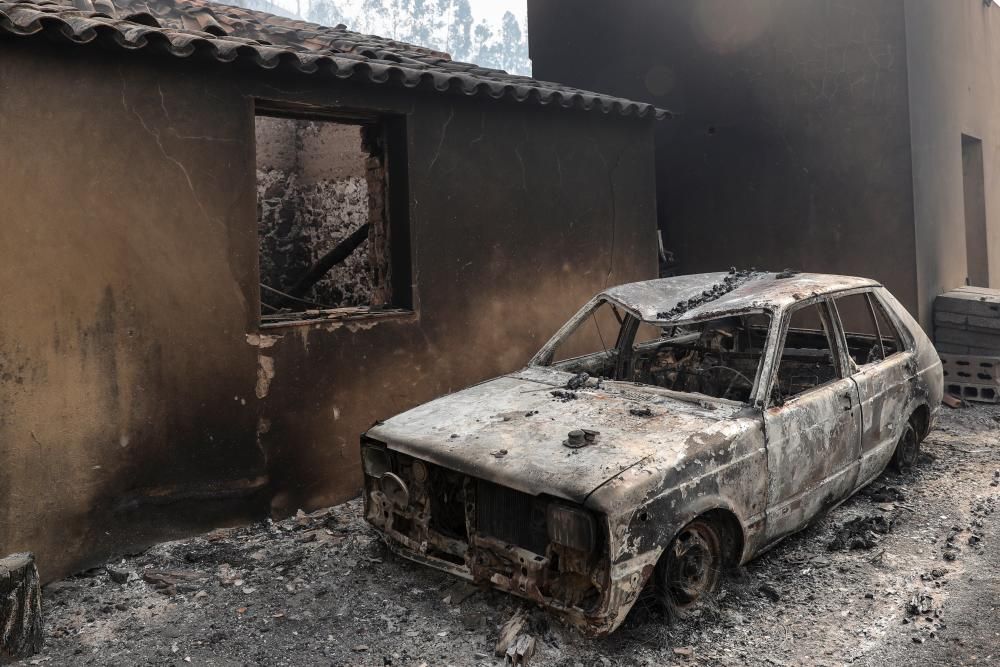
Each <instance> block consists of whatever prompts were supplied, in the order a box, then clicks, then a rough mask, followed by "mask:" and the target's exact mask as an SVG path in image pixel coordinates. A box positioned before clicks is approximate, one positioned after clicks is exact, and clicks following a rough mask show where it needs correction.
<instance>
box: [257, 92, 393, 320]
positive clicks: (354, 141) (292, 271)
mask: <svg viewBox="0 0 1000 667" xmlns="http://www.w3.org/2000/svg"><path fill="white" fill-rule="evenodd" d="M255 121H256V122H255V137H256V167H257V169H256V175H257V223H258V241H259V261H260V283H261V285H260V294H261V321H262V322H263V323H270V322H282V321H290V320H291V321H294V320H303V319H312V318H316V317H322V316H326V315H329V314H332V313H335V312H337V311H344V312H346V313H358V314H360V313H365V312H370V311H373V310H383V309H386V308H393V307H407V306H408V299H406V298H402V297H404V296H405V292H403V291H402V290H397V289H394V287H395V286H398V285H400V284H405V283H406V282H408V278H409V276H408V273H409V268H408V248H406V247H401V248H397V247H395V246H397V245H400V246H405V241H406V238H405V234H400V233H399V232H400V229H399V227H400V224H397V223H401V221H398V220H396V219H395V218H396V217H401V216H396V215H393V216H390V209H391V208H392V199H391V193H390V191H389V187H388V184H389V178H388V175H389V171H388V170H389V166H390V165H389V163H390V159H389V158H390V155H389V152H390V151H389V150H387V148H388V146H387V144H388V142H389V141H391V140H392V138H393V132H392V131H391V127H390V125H391V123H390V122H388V121H386V120H384V119H360V120H359V119H346V120H340V119H330V118H326V117H317V116H303V117H298V116H295V115H293V114H288V113H286V112H285V110H278V111H275V112H274V113H271V112H269V111H268V110H267V109H266V108H265V109H264V110H258V113H257V115H256V117H255ZM400 180H402V179H400ZM404 201H405V200H404ZM397 208H398V207H397ZM397 208H394V209H393V211H394V212H395V211H396V210H397ZM404 253H405V255H406V257H402V255H403V254H404ZM400 259H405V260H406V261H405V262H401V261H399V260H400ZM395 273H400V274H405V275H394V274H395ZM399 278H404V279H405V280H404V281H400V280H398V279H399Z"/></svg>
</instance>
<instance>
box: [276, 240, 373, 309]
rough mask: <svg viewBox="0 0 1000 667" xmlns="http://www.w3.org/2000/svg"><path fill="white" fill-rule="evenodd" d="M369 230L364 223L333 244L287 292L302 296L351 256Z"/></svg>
mask: <svg viewBox="0 0 1000 667" xmlns="http://www.w3.org/2000/svg"><path fill="white" fill-rule="evenodd" d="M370 230H371V224H370V223H367V222H366V223H365V224H363V225H361V226H360V227H358V228H357V229H356V230H355V231H354V233H353V234H351V235H350V236H348V237H347V238H346V239H344V240H343V241H341V242H340V243H338V244H337V245H336V246H334V248H333V250H331V251H330V252H328V253H326V254H325V255H323V256H322V257H320V258H319V259H318V260H317V261H316V263H315V264H313V265H312V266H311V267H309V270H308V271H306V272H305V273H304V274H303V275H302V277H301V278H299V279H298V280H297V281H296V283H295V285H293V286H292V288H291V289H289V290H288V293H289V294H290V295H291V296H294V297H301V296H304V295H305V294H306V293H307V292H308V291H309V290H310V289H311V288H312V286H313V285H315V284H316V283H317V282H319V281H320V280H322V279H323V276H325V275H326V274H327V273H329V272H330V270H331V269H332V268H333V267H335V266H337V265H338V264H340V263H341V262H343V261H344V260H345V259H347V258H348V257H350V256H351V254H353V253H354V251H355V250H357V249H358V248H360V247H361V244H362V243H364V242H365V241H367V240H368V233H369V231H370Z"/></svg>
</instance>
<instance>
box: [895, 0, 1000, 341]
mask: <svg viewBox="0 0 1000 667" xmlns="http://www.w3.org/2000/svg"><path fill="white" fill-rule="evenodd" d="M905 9H906V29H907V50H906V56H907V61H908V64H909V79H910V82H909V90H910V106H911V126H912V131H911V135H912V141H913V179H914V184H915V191H914V197H915V202H916V205H915V210H916V230H917V232H916V233H917V243H918V248H919V253H918V276H919V290H920V303H921V306H922V309H921V313H920V315H921V318H920V319H921V322H922V323H923V324H924V325H925V326H927V325H928V324H929V322H930V319H931V316H932V310H931V307H932V303H933V299H934V297H935V296H936V295H937V294H940V293H942V292H944V291H946V290H948V289H951V288H953V287H957V286H959V285H964V284H965V278H966V276H967V275H968V269H967V263H966V239H965V205H964V201H963V185H962V135H963V134H966V135H969V136H973V137H976V138H978V139H981V140H982V142H983V173H984V180H985V194H986V220H987V252H988V255H989V269H990V271H989V273H990V281H991V285H990V286H991V287H1000V226H998V222H997V221H998V220H1000V197H998V193H1000V119H998V118H997V109H998V108H1000V82H998V81H997V77H998V75H1000V66H998V63H1000V7H997V6H985V5H984V3H983V2H982V0H949V1H948V2H939V1H938V0H906V1H905Z"/></svg>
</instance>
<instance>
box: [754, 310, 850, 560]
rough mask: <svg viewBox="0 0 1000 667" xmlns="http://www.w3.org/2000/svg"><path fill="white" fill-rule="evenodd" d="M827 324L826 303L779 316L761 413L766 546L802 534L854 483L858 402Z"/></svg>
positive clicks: (834, 332)
mask: <svg viewBox="0 0 1000 667" xmlns="http://www.w3.org/2000/svg"><path fill="white" fill-rule="evenodd" d="M833 323H834V320H833V310H832V309H831V307H830V304H829V303H828V302H827V301H826V300H825V299H819V300H815V301H813V302H806V303H804V304H797V305H796V306H795V307H794V308H793V309H792V310H790V312H788V313H787V314H785V315H784V317H783V322H782V327H781V332H782V333H780V334H779V335H780V336H781V342H780V346H779V347H778V348H777V349H778V350H780V353H779V355H778V356H777V357H776V358H775V361H774V366H773V369H772V372H771V374H770V378H769V389H768V403H767V404H766V407H765V409H764V429H765V434H766V439H767V466H768V503H767V504H768V507H767V528H766V533H767V541H768V542H773V541H774V540H777V539H780V538H781V537H783V536H785V535H787V534H789V533H792V532H794V531H796V530H798V529H800V528H802V527H803V526H804V525H805V524H806V523H808V522H809V520H810V519H812V518H813V517H814V516H815V515H816V514H817V513H819V512H821V511H823V510H824V509H827V508H829V507H832V506H833V505H835V504H837V503H838V502H840V501H841V500H843V499H844V498H846V497H847V496H848V495H849V494H850V493H851V491H853V490H854V488H855V484H856V482H857V475H858V460H859V457H860V447H861V434H860V426H861V410H860V399H859V394H858V388H857V385H856V384H855V382H854V381H853V380H851V379H850V378H849V377H848V376H847V374H846V373H845V370H846V369H845V366H846V364H845V361H844V355H843V353H842V347H843V343H842V341H840V340H839V339H838V336H839V332H838V331H837V329H836V327H835V326H834V324H833Z"/></svg>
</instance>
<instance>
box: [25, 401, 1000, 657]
mask: <svg viewBox="0 0 1000 667" xmlns="http://www.w3.org/2000/svg"><path fill="white" fill-rule="evenodd" d="M923 451H924V454H923V455H922V456H921V459H920V462H919V464H918V465H917V467H916V468H915V470H913V471H912V472H910V473H908V474H906V475H903V476H894V475H892V474H888V473H887V474H886V475H884V476H883V477H882V478H881V479H879V480H878V481H877V482H876V483H875V484H874V485H872V486H871V487H869V489H866V490H865V491H864V492H862V493H861V494H859V495H858V496H856V497H855V498H853V499H851V500H849V501H848V502H846V503H845V504H844V505H842V506H841V507H840V508H838V509H836V510H835V511H833V512H832V513H830V514H829V515H828V516H826V517H823V518H822V519H820V520H819V521H817V523H815V524H814V525H813V526H812V527H811V528H809V529H807V530H806V531H804V532H802V533H800V534H798V535H796V536H793V537H791V538H789V539H787V540H786V541H785V542H783V543H782V544H780V545H779V546H778V547H776V548H775V549H773V550H772V551H771V552H769V553H768V554H766V555H764V556H762V557H761V558H759V559H757V560H756V561H754V562H752V563H750V564H749V565H747V566H746V567H745V568H743V569H741V570H740V571H738V572H736V573H733V574H732V575H731V576H730V577H729V578H728V579H727V580H726V582H725V584H724V588H723V591H722V594H721V596H720V599H719V600H718V602H717V603H716V604H715V605H713V606H712V607H711V608H709V609H706V610H705V611H704V612H703V613H701V614H700V616H698V617H696V618H694V619H691V620H689V621H685V622H683V623H679V624H674V625H666V624H665V623H664V620H663V618H662V616H661V614H660V612H659V610H658V608H657V606H656V604H655V603H654V602H653V601H652V600H643V601H641V602H640V604H639V605H638V606H637V608H636V609H635V610H634V611H633V613H632V614H631V616H630V617H629V619H628V621H627V622H626V624H625V626H624V627H623V628H622V629H620V630H619V631H618V632H617V633H615V634H614V635H613V636H612V637H610V638H607V639H603V640H596V641H595V640H588V639H585V638H583V637H582V636H580V635H579V634H578V633H577V632H576V631H575V630H573V629H571V628H568V627H565V626H563V625H562V624H561V623H560V622H559V621H557V620H555V619H554V618H552V617H550V616H549V615H547V614H546V613H545V612H543V611H540V610H537V609H536V610H533V611H532V612H531V615H530V619H529V622H528V629H529V631H530V632H531V633H532V634H533V635H534V637H535V638H536V641H537V653H536V654H535V656H534V658H533V659H532V661H531V664H532V665H558V666H560V667H575V666H577V665H581V666H585V667H591V666H601V667H603V666H605V665H744V664H746V665H802V664H809V665H843V664H855V665H900V664H927V665H939V664H957V665H960V664H969V665H973V664H975V665H985V664H998V663H1000V613H998V612H1000V534H998V517H1000V513H996V512H995V511H994V510H995V509H997V507H998V506H1000V500H998V497H1000V472H996V471H998V470H1000V407H993V406H989V407H986V406H980V407H974V408H968V409H962V410H948V409H946V408H945V409H943V413H942V417H941V420H940V423H939V425H938V427H937V429H936V430H935V431H934V432H933V433H932V434H931V435H930V436H929V438H928V439H927V440H926V441H925V443H924V448H923ZM43 596H44V608H45V616H46V618H45V625H46V627H45V632H46V643H45V648H44V651H43V652H42V653H41V654H39V655H37V656H35V657H33V658H31V659H29V660H26V661H24V664H51V665H130V666H131V665H178V666H183V665H187V664H194V665H199V664H200V665H234V666H236V665H376V666H378V667H385V666H387V665H393V666H396V665H427V666H428V667H430V666H436V665H497V664H502V661H501V660H500V659H498V658H495V657H494V655H493V649H494V645H495V642H496V639H497V635H498V631H499V626H501V625H502V624H503V623H504V622H505V621H506V620H507V619H508V618H509V617H510V616H511V615H512V614H513V613H514V612H515V610H516V609H517V608H518V607H519V606H520V605H521V604H522V603H521V602H519V601H517V600H515V599H513V598H511V597H509V596H506V595H503V594H500V593H497V592H493V591H488V590H486V591H482V590H479V589H475V588H472V587H469V586H467V585H466V584H464V583H462V582H459V581H457V580H455V579H453V578H452V577H450V576H448V575H445V574H442V573H439V572H436V571H434V570H431V569H428V568H425V567H422V566H418V565H415V564H412V563H410V562H408V561H405V560H401V559H398V558H390V557H389V556H388V555H387V553H386V550H385V549H384V547H383V546H382V544H381V543H380V541H379V539H378V538H377V537H376V535H375V534H374V533H372V531H370V530H369V529H368V528H367V526H366V524H365V523H364V522H363V520H362V519H361V512H360V503H359V502H358V501H355V502H351V503H347V504H345V505H342V506H339V507H334V508H331V509H329V510H325V511H321V512H316V513H314V514H311V515H308V516H306V515H302V514H300V515H299V516H298V517H297V518H293V519H289V520H287V521H282V522H278V523H271V522H266V523H260V524H257V525H253V526H249V527H246V528H238V529H233V530H219V531H215V532H214V533H210V534H208V535H204V536H201V537H198V538H195V539H191V540H185V541H179V542H170V543H166V544H161V545H158V546H156V547H154V548H153V549H150V550H149V551H147V552H146V553H143V554H141V555H137V556H133V557H128V558H125V559H123V560H121V561H117V562H112V563H109V564H108V567H107V568H97V569H95V570H92V571H90V572H88V573H85V574H81V575H79V576H76V577H72V578H69V579H66V580H64V581H59V582H56V583H54V584H51V585H49V586H47V587H46V588H45V589H44V591H43Z"/></svg>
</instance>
